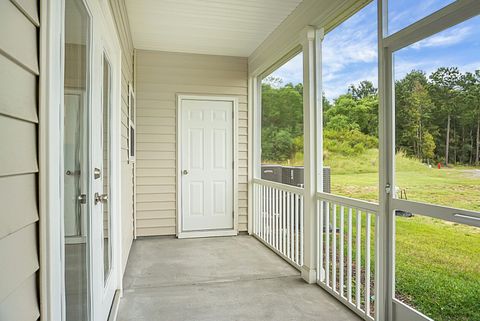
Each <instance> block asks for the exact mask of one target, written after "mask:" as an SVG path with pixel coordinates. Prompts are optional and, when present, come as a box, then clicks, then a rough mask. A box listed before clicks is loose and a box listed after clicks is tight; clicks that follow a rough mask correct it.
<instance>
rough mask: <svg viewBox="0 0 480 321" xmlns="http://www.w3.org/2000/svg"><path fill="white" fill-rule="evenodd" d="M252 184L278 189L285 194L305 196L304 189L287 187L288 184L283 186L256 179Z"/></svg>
mask: <svg viewBox="0 0 480 321" xmlns="http://www.w3.org/2000/svg"><path fill="white" fill-rule="evenodd" d="M252 182H253V183H254V184H259V185H264V186H269V187H273V188H276V189H279V190H282V191H285V192H290V193H294V194H298V195H303V194H304V189H303V188H300V187H296V186H291V185H286V184H282V183H277V182H272V181H267V180H264V179H260V178H254V179H253V180H252Z"/></svg>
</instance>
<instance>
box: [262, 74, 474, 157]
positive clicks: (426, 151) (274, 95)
mask: <svg viewBox="0 0 480 321" xmlns="http://www.w3.org/2000/svg"><path fill="white" fill-rule="evenodd" d="M394 89H395V122H396V126H395V138H396V150H397V152H398V151H403V152H404V153H405V154H407V155H408V156H410V157H415V158H417V159H419V160H421V161H423V162H425V163H432V162H433V163H436V162H441V163H444V164H446V165H448V164H452V163H453V164H463V165H478V163H479V156H480V155H479V152H480V70H477V71H475V72H465V73H462V72H460V70H459V69H458V68H456V67H441V68H438V69H437V70H435V71H434V72H432V73H431V74H430V75H427V74H426V73H425V72H423V71H421V70H413V71H411V72H410V73H408V74H407V75H406V76H405V77H404V78H402V79H400V80H397V81H396V82H395V88H394ZM302 93H303V86H302V84H297V85H293V84H291V83H289V84H286V85H283V84H281V80H280V79H278V78H267V81H266V82H264V83H263V84H262V158H263V160H269V161H276V162H284V161H286V160H288V159H291V158H292V157H294V155H295V153H301V152H303V123H302V122H303V97H302ZM323 109H324V115H323V116H324V117H323V121H324V123H323V126H324V146H325V149H326V150H327V151H331V152H339V153H343V154H346V155H353V154H356V153H361V152H363V151H364V150H365V149H369V148H377V146H378V139H377V137H378V90H377V88H375V86H374V85H373V84H372V83H371V82H370V81H367V80H365V81H362V82H360V83H359V84H358V85H351V86H350V87H349V88H348V90H347V92H346V93H345V94H343V95H340V96H339V97H338V98H336V99H334V100H333V101H329V100H328V99H326V98H325V97H324V98H323Z"/></svg>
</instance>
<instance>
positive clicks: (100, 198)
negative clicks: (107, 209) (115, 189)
mask: <svg viewBox="0 0 480 321" xmlns="http://www.w3.org/2000/svg"><path fill="white" fill-rule="evenodd" d="M107 201H108V195H107V194H99V193H95V205H97V204H98V203H106V202H107Z"/></svg>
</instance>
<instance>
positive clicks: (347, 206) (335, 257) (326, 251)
mask: <svg viewBox="0 0 480 321" xmlns="http://www.w3.org/2000/svg"><path fill="white" fill-rule="evenodd" d="M317 202H318V213H319V215H318V252H319V253H318V254H319V255H318V266H317V271H319V273H318V274H317V275H318V280H317V283H318V284H319V285H320V286H321V287H323V288H324V289H325V290H327V291H328V292H330V293H331V294H332V295H334V296H335V297H336V298H337V299H339V300H340V301H341V302H342V303H344V304H345V305H347V306H348V307H349V308H350V309H352V310H353V311H354V312H356V313H357V314H358V315H360V316H361V317H363V318H364V319H365V320H375V307H376V304H375V303H376V301H375V285H376V282H377V280H378V277H377V275H378V271H377V269H376V263H377V261H376V260H377V256H376V255H375V253H378V248H377V246H378V244H376V243H377V242H375V240H376V239H377V238H376V236H377V235H376V233H378V230H377V228H376V227H377V226H378V205H377V204H374V203H370V202H364V201H360V200H357V199H351V198H348V197H342V196H337V195H332V194H328V193H318V194H317Z"/></svg>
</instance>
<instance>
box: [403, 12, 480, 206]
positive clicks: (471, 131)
mask: <svg viewBox="0 0 480 321" xmlns="http://www.w3.org/2000/svg"><path fill="white" fill-rule="evenodd" d="M479 28H480V17H478V16H477V17H475V18H472V19H470V20H468V21H465V22H463V23H461V24H459V25H457V26H454V27H452V28H450V29H447V30H445V31H443V32H441V33H439V34H436V35H434V36H431V37H429V38H426V39H424V40H422V41H420V42H417V43H415V44H412V45H411V46H408V47H406V48H403V49H401V50H399V51H397V52H395V54H394V61H395V64H394V67H395V118H396V119H395V123H396V125H395V131H396V133H395V140H396V149H395V150H396V159H395V162H396V166H395V180H396V186H395V192H396V193H395V194H396V197H397V198H402V199H408V200H414V201H419V202H424V203H431V204H437V205H444V206H449V207H456V208H462V209H468V210H474V211H479V210H480V193H479V187H478V186H479V184H480V164H479V161H480V158H479V157H480V155H479V152H480V62H479V60H478V57H479V53H480V34H479V33H478V30H479Z"/></svg>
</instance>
